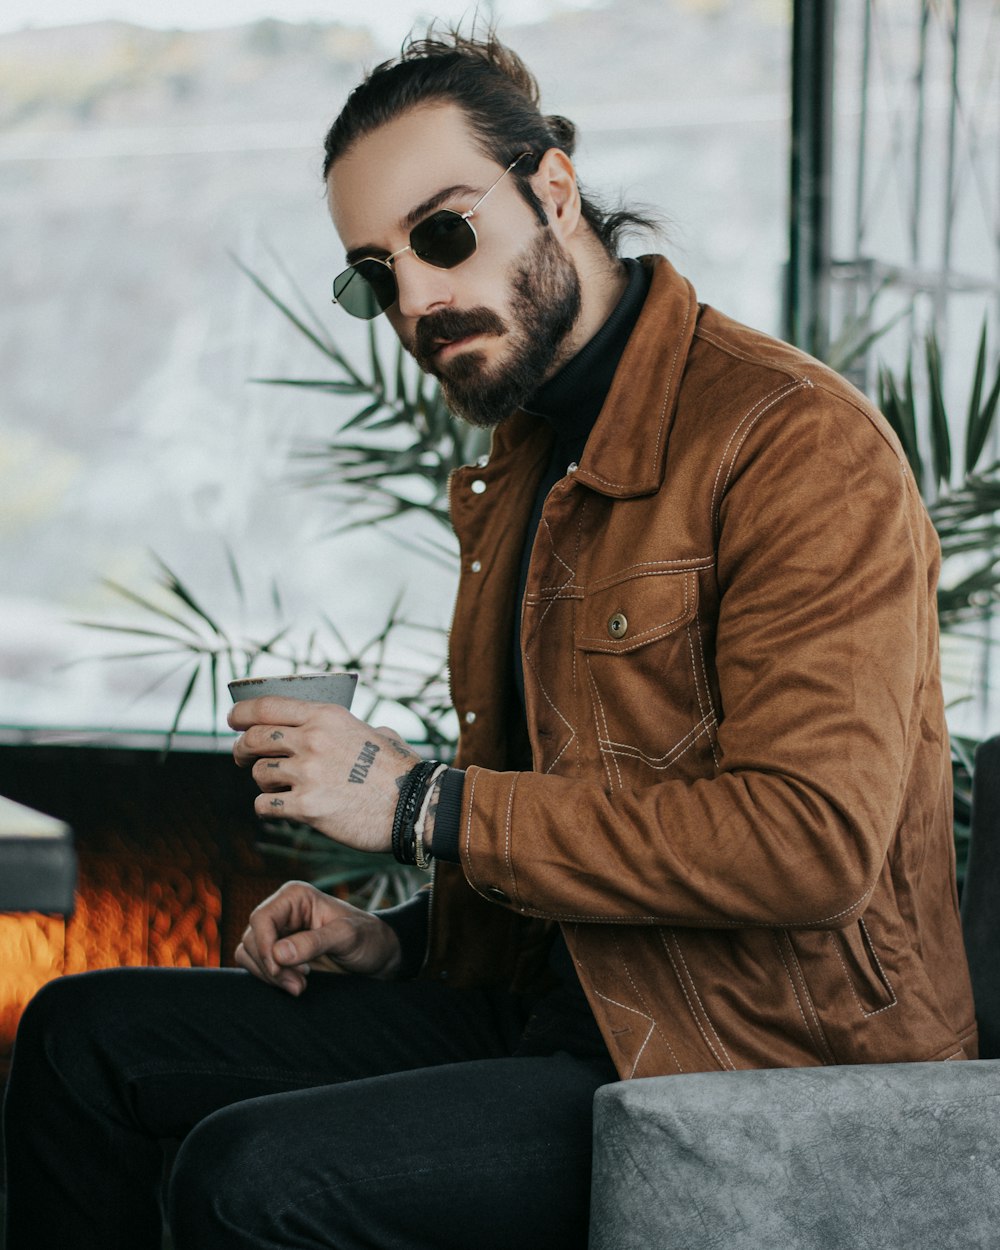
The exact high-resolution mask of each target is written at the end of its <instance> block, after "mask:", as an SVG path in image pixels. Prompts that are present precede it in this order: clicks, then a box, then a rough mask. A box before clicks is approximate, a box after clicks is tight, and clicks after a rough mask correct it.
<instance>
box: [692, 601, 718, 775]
mask: <svg viewBox="0 0 1000 1250" xmlns="http://www.w3.org/2000/svg"><path fill="white" fill-rule="evenodd" d="M694 628H695V633H696V634H697V635H698V660H699V663H700V664H701V676H702V680H703V681H704V683H705V700H706V702H707V703H708V706H709V707H710V708H711V709H712V723H713V724H714V725H716V726H717V725H718V723H719V716H718V713H717V712H716V710H715V704H714V702H713V701H712V688H711V686H709V684H708V669H707V667H706V665H705V644H704V643H703V642H702V638H701V622H700V621H699V620H698V617H697V615H696V616H695V618H694ZM697 684H698V679H697V678H695V685H697ZM699 707H700V704H699ZM708 741H709V745H710V746H711V748H712V759H713V760H714V761H715V767H716V769H717V770H718V768H719V757H718V755H716V753H715V742H716V735H712V734H710V735H709V739H708Z"/></svg>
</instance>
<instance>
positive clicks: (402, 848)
mask: <svg viewBox="0 0 1000 1250" xmlns="http://www.w3.org/2000/svg"><path fill="white" fill-rule="evenodd" d="M440 766H441V761H440V760H421V761H420V763H419V764H414V766H413V767H412V768H411V769H410V771H409V772H408V773H407V774H406V776H405V777H404V779H403V782H402V785H401V786H400V788H399V798H398V799H397V800H396V812H395V815H394V816H393V818H392V853H393V855H394V856H395V857H396V859H397V860H398V862H399V863H401V864H410V865H416V863H417V853H416V845H415V844H416V835H415V833H414V825H415V823H416V819H417V814H418V813H419V811H420V807H421V804H422V803H423V799H424V792H425V791H426V789H427V783H428V779H429V778H430V776H431V774H432V773H434V772H435V771H436V770H437V769H438V768H440Z"/></svg>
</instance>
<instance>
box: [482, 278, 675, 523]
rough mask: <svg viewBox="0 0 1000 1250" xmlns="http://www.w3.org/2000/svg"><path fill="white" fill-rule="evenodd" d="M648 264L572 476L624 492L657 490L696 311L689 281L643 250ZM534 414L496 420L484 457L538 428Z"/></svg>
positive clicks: (608, 491)
mask: <svg viewBox="0 0 1000 1250" xmlns="http://www.w3.org/2000/svg"><path fill="white" fill-rule="evenodd" d="M640 259H641V261H642V263H643V264H644V265H647V266H648V267H650V268H651V269H652V271H653V279H652V284H651V286H650V289H649V294H648V295H647V296H646V302H645V304H644V305H643V308H642V312H641V313H640V315H639V320H638V322H637V323H636V327H635V329H634V330H633V331H632V334H631V336H630V337H629V341H628V343H627V345H626V347H625V351H624V353H623V355H622V358H621V361H620V362H619V365H618V368H617V370H616V371H615V376H614V380H613V381H612V383H611V389H610V390H609V391H608V395H607V398H606V399H605V401H604V405H603V407H602V408H601V411H600V414H599V415H598V418H597V421H596V422H595V424H594V428H593V430H592V431H591V433H590V437H589V438H588V439H587V445H586V447H585V449H584V453H583V456H582V458H581V460H580V464H579V466H578V468H577V470H576V473H575V479H576V481H578V482H583V483H585V484H586V485H587V486H589V487H591V489H593V490H595V491H598V492H599V493H600V494H602V495H610V496H613V497H615V498H619V499H626V498H629V497H630V496H635V495H648V494H652V493H653V492H654V491H656V490H658V489H659V487H660V485H661V483H662V481H663V474H664V467H665V463H666V454H667V441H668V438H669V434H670V428H671V425H672V424H673V419H674V413H675V410H676V406H677V395H678V392H679V389H680V380H681V376H682V375H683V373H684V367H685V364H686V362H687V355H688V351H689V350H690V346H691V340H692V338H693V337H694V330H695V324H696V322H697V317H698V305H697V300H696V298H695V293H694V288H693V287H692V286H691V284H690V282H688V281H687V279H686V278H683V277H682V276H681V275H680V274H679V273H678V272H677V270H676V269H674V267H673V265H671V264H670V262H669V261H668V260H667V259H666V258H665V257H663V256H643V257H641V258H640ZM540 424H542V422H541V421H540V419H539V418H538V417H537V416H533V415H531V414H529V413H526V412H517V413H514V415H513V416H511V417H510V418H509V419H508V420H507V421H504V422H503V423H502V424H501V425H500V426H498V427H497V429H496V431H495V433H494V437H493V451H492V456H491V459H495V460H496V459H501V458H504V457H505V456H506V455H508V454H512V453H513V452H514V451H515V449H518V448H521V447H522V445H523V443H524V442H525V441H526V440H529V439H531V440H532V441H534V440H535V439H538V438H539V437H545V436H546V435H547V431H546V432H545V434H543V432H542V431H541V430H539V428H538V427H539V425H540Z"/></svg>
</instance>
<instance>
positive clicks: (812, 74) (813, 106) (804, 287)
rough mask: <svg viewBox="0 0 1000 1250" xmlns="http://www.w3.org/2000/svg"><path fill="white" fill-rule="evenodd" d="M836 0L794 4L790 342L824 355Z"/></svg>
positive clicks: (804, 0) (806, 0)
mask: <svg viewBox="0 0 1000 1250" xmlns="http://www.w3.org/2000/svg"><path fill="white" fill-rule="evenodd" d="M835 7H836V0H794V7H793V15H792V133H791V147H792V152H791V186H790V204H789V247H788V280H787V289H786V296H785V309H786V317H785V320H786V326H785V333H786V337H787V338H788V339H789V340H790V341H791V342H793V343H795V344H796V345H797V346H799V347H804V348H805V349H806V350H807V351H810V352H813V353H814V354H815V355H818V356H823V355H824V354H825V353H826V351H827V348H828V347H829V345H830V324H829V320H830V311H829V296H830V263H831V230H830V218H831V212H830V195H831V166H832V152H833V24H834V9H835Z"/></svg>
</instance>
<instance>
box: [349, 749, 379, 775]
mask: <svg viewBox="0 0 1000 1250" xmlns="http://www.w3.org/2000/svg"><path fill="white" fill-rule="evenodd" d="M378 752H379V746H378V743H376V742H366V743H365V745H364V746H363V747H362V748H361V753H360V755H359V756H358V758H357V759H356V760H355V761H354V767H353V768H352V769H351V771H350V773H349V774H348V777H347V780H348V781H353V782H354V784H355V785H358V786H363V785H364V784H365V778H366V777H367V776H368V770H369V768H371V766H372V765H373V764H374V763H375V756H376V755H377V754H378Z"/></svg>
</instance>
